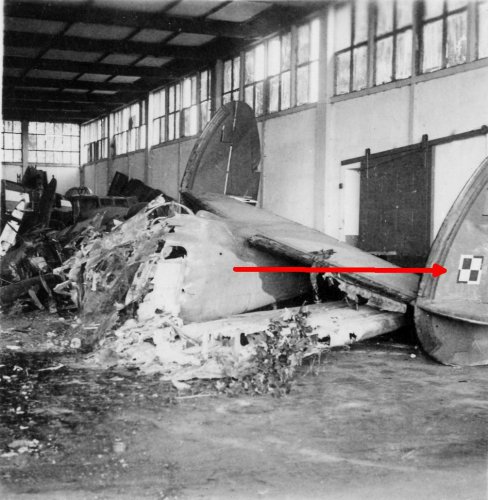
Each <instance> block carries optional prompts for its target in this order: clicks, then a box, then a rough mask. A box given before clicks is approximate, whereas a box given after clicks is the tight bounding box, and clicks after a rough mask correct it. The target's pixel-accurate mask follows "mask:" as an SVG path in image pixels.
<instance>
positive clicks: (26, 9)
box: [4, 0, 259, 38]
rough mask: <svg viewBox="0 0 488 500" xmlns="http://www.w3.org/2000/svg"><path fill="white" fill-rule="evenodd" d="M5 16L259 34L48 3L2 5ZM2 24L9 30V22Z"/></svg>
mask: <svg viewBox="0 0 488 500" xmlns="http://www.w3.org/2000/svg"><path fill="white" fill-rule="evenodd" d="M4 15H5V16H11V17H24V18H30V19H42V20H49V21H61V22H66V23H77V22H79V23H95V24H109V25H116V26H129V27H134V28H140V29H143V28H151V29H159V30H163V31H171V32H174V33H180V32H185V33H198V34H205V35H214V36H226V37H231V38H255V37H257V36H259V33H253V32H252V30H248V29H246V28H245V26H244V23H233V22H229V21H215V20H212V19H202V18H197V17H194V18H193V17H173V16H170V15H166V14H164V13H158V12H140V11H136V10H135V9H134V10H122V9H110V8H105V7H96V6H93V5H89V4H81V5H69V6H68V5H60V4H59V3H48V2H36V3H28V2H25V3H24V2H16V1H13V0H10V1H8V2H6V5H5V11H4ZM5 24H6V25H7V26H8V20H6V22H5Z"/></svg>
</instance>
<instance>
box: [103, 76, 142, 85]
mask: <svg viewBox="0 0 488 500" xmlns="http://www.w3.org/2000/svg"><path fill="white" fill-rule="evenodd" d="M139 78H140V77H138V76H128V75H117V76H114V77H113V78H112V79H111V80H110V82H111V83H134V82H137V80H139Z"/></svg>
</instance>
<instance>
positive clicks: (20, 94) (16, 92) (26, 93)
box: [3, 88, 125, 105]
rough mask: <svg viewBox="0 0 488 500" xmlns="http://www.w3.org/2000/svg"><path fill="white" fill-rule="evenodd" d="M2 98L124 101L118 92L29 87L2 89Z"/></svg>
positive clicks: (93, 101) (83, 101)
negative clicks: (95, 92) (108, 93)
mask: <svg viewBox="0 0 488 500" xmlns="http://www.w3.org/2000/svg"><path fill="white" fill-rule="evenodd" d="M3 99H4V100H5V99H19V100H27V101H29V100H45V101H52V102H78V103H94V104H96V103H100V104H110V105H112V104H113V105H122V104H125V101H123V100H122V99H120V97H119V96H118V94H115V95H100V94H89V93H85V94H81V93H77V92H61V91H59V90H54V91H49V90H46V91H43V90H37V89H36V90H31V89H25V90H23V89H12V88H9V89H3Z"/></svg>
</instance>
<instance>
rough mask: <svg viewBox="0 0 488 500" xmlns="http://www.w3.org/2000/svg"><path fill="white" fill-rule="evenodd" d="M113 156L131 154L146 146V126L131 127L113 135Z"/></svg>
mask: <svg viewBox="0 0 488 500" xmlns="http://www.w3.org/2000/svg"><path fill="white" fill-rule="evenodd" d="M112 145H113V148H114V151H113V154H114V156H116V155H122V154H126V153H131V152H133V151H137V150H139V149H143V148H145V146H146V125H140V126H139V127H133V128H131V129H129V130H124V131H123V132H119V133H118V134H115V135H114V138H113V142H112Z"/></svg>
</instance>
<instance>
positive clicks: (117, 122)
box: [110, 99, 147, 157]
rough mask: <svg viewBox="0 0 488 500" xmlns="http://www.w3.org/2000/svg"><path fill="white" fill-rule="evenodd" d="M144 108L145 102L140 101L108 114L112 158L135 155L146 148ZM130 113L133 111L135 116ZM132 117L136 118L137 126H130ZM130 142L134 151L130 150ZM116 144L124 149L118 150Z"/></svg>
mask: <svg viewBox="0 0 488 500" xmlns="http://www.w3.org/2000/svg"><path fill="white" fill-rule="evenodd" d="M145 108H146V100H145V99H142V100H140V101H135V102H132V103H130V104H128V105H127V106H124V107H122V108H120V109H118V110H116V111H113V112H112V113H110V144H111V147H112V148H115V151H114V153H112V156H113V157H117V156H123V155H126V154H129V153H135V152H137V151H142V150H144V149H145V148H146V145H147V117H146V110H145ZM132 111H135V112H136V114H135V115H134V114H132ZM134 116H135V117H136V118H137V119H136V123H137V124H136V125H131V123H132V119H133V117H134ZM132 138H133V139H132ZM132 140H133V142H134V149H132V148H131V141H132ZM117 144H123V145H124V147H123V148H119V147H117ZM120 149H122V151H120Z"/></svg>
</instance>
